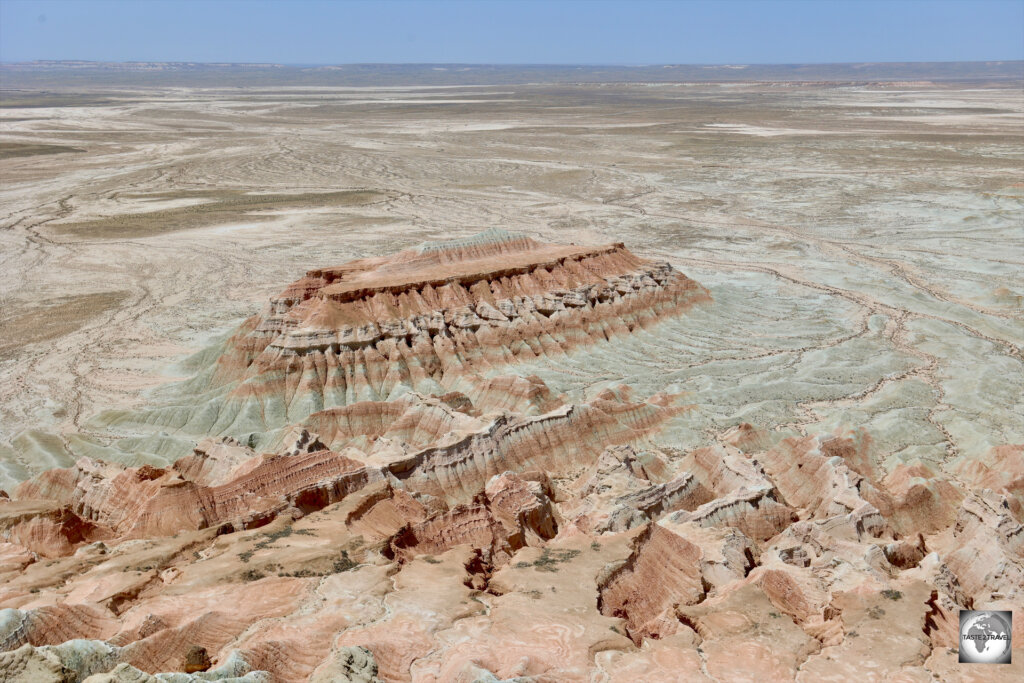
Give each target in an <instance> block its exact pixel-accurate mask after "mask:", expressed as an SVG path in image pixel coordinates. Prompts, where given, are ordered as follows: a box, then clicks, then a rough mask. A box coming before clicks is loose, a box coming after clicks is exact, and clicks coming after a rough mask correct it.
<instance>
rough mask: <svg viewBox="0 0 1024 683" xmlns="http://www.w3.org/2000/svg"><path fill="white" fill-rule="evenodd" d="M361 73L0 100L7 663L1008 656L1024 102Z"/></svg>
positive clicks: (1021, 451)
mask: <svg viewBox="0 0 1024 683" xmlns="http://www.w3.org/2000/svg"><path fill="white" fill-rule="evenodd" d="M512 91H514V92H512ZM325 97H326V98H327V101H326V103H325V102H324V101H322V100H323V99H324V98H325ZM354 97H355V96H354V95H352V94H351V93H347V92H343V91H338V92H335V91H330V90H327V91H324V92H322V93H321V92H318V93H316V96H315V97H314V96H312V95H309V94H308V93H306V94H303V93H279V94H275V93H257V94H255V95H254V96H253V99H244V98H239V99H236V100H233V99H232V95H231V94H230V93H226V92H224V93H220V92H210V91H202V92H200V91H194V92H190V91H176V92H175V93H174V94H173V96H171V94H169V93H157V92H153V93H149V94H143V95H125V94H124V93H120V94H118V93H113V94H109V95H108V99H106V100H104V99H102V98H101V99H98V100H97V101H96V102H94V103H93V104H92V105H90V106H87V107H77V106H75V107H70V106H66V105H62V104H61V103H59V102H57V103H51V104H52V105H53V106H50V107H37V108H28V109H24V108H22V109H18V110H17V111H18V115H17V117H15V116H12V115H10V112H4V119H3V120H4V123H3V126H4V127H3V132H4V134H5V135H10V136H13V137H14V138H15V139H17V140H19V141H26V140H34V141H43V142H49V143H53V144H57V143H60V144H63V145H66V146H71V147H73V148H74V149H76V150H85V151H81V152H71V153H66V154H52V155H50V154H48V155H46V156H33V157H16V158H14V159H6V160H3V161H0V163H3V164H5V166H3V167H2V168H3V171H4V177H5V188H4V190H3V193H4V194H3V196H4V214H5V216H4V230H3V231H2V232H0V239H2V240H3V251H2V252H0V257H2V258H3V263H4V266H5V269H6V271H7V272H8V273H10V274H11V275H10V277H8V278H7V279H5V280H4V281H3V284H2V286H3V288H4V289H3V290H2V293H3V300H4V311H3V316H4V317H3V325H4V327H3V330H4V336H3V337H2V338H0V374H2V380H3V381H2V382H0V392H2V401H3V404H2V406H3V410H2V414H0V428H2V429H3V434H2V436H3V437H4V439H5V441H6V444H0V458H2V460H3V477H4V482H3V486H4V489H5V490H6V491H7V494H8V496H9V498H8V499H6V500H3V501H0V535H2V541H0V572H2V573H0V639H2V644H0V650H2V652H0V672H2V674H3V675H4V676H6V677H7V678H9V679H13V680H33V681H35V680H86V679H88V680H90V681H92V682H93V683H96V681H149V680H153V679H154V677H156V678H157V679H165V680H211V679H212V680H218V679H221V680H223V679H236V680H237V679H241V680H251V681H266V680H281V681H292V680H318V681H343V680H353V681H366V680H375V679H380V680H415V681H432V680H433V681H489V680H516V679H518V680H537V681H555V680H558V681H561V680H587V681H591V680H593V681H640V680H643V681H662V680H664V681H678V680H705V679H707V680H719V681H739V680H801V681H819V680H836V681H845V680H853V679H856V680H879V681H880V680H883V679H884V680H908V681H916V680H921V681H925V680H929V681H931V680H943V681H945V680H973V679H974V678H976V677H978V676H979V675H980V674H978V673H977V669H976V668H971V667H970V666H964V665H960V664H958V663H957V655H956V646H957V639H956V631H957V626H958V624H957V610H959V609H962V608H975V609H978V608H986V609H987V608H992V609H1014V610H1018V619H1017V623H1018V629H1019V628H1020V626H1019V624H1021V623H1024V617H1022V616H1020V615H1019V605H1020V604H1021V602H1022V594H1024V530H1022V527H1021V521H1022V519H1024V483H1022V482H1024V446H1022V442H1024V434H1022V429H1024V428H1022V425H1021V421H1020V418H1019V415H1020V414H1021V412H1022V409H1024V398H1022V394H1021V391H1022V389H1021V387H1022V385H1024V380H1022V372H1021V367H1022V365H1021V350H1020V344H1021V340H1022V339H1024V333H1022V325H1021V309H1020V299H1019V297H1020V296H1021V295H1022V292H1021V291H1020V288H1019V284H1018V283H1017V280H1016V279H1014V278H1013V277H1011V275H1012V273H1014V272H1017V271H1019V270H1020V268H1021V267H1022V266H1024V256H1022V253H1021V237H1020V234H1019V232H1020V230H1019V226H1020V216H1021V195H1022V193H1021V189H1020V187H1019V178H1018V177H1017V175H1015V174H1017V172H1018V171H1019V168H1020V159H1021V146H1020V144H1019V143H1020V141H1021V138H1022V135H1021V133H1020V130H1019V114H1020V111H1021V105H1022V103H1021V100H1020V97H1019V94H1015V93H1012V92H1006V91H999V90H997V89H990V90H984V89H982V90H971V89H962V90H960V89H956V88H936V89H934V90H926V91H920V90H908V89H900V88H894V87H886V88H882V87H863V86H862V87H852V86H851V87H845V88H842V87H841V88H834V87H829V88H822V87H793V86H789V87H787V88H781V89H780V88H768V87H764V86H738V87H730V88H722V87H717V86H701V87H688V86H687V87H684V86H678V87H677V86H669V87H666V88H659V89H651V88H645V87H642V86H627V85H616V86H579V87H575V86H574V87H568V86H564V87H561V86H560V87H558V88H554V87H551V88H547V87H543V86H514V87H511V86H510V87H509V88H501V89H499V88H491V89H487V88H484V89H478V88H473V89H467V90H465V91H455V92H451V93H446V96H445V97H446V100H451V101H452V104H451V105H450V106H449V107H448V108H447V109H446V110H445V111H444V112H443V114H442V112H439V111H438V107H439V106H441V105H438V104H437V103H434V102H431V97H429V96H428V95H427V94H426V93H425V92H423V91H410V92H406V93H402V97H401V99H400V101H398V102H395V103H394V104H389V103H388V102H387V101H388V98H396V97H397V96H396V95H395V93H394V92H380V91H372V90H370V91H369V94H367V93H366V92H360V93H358V98H359V99H357V100H356V101H355V102H351V101H350V100H352V99H353V98H354ZM261 98H262V99H261ZM303 98H308V101H306V100H303ZM299 104H301V105H303V106H297V105H299ZM26 113H27V115H26ZM954 119H955V121H954ZM954 123H955V128H954ZM86 141H88V144H86ZM76 155H77V156H76ZM59 157H63V158H62V159H58V158H59ZM55 159H56V160H55ZM8 178H11V179H12V180H13V182H9V183H8V182H6V181H7V179H8ZM441 178H444V182H443V183H442V182H441V180H440V179H441ZM481 223H484V224H485V225H487V226H492V227H495V228H506V229H508V230H510V231H512V230H515V231H518V232H521V233H524V234H517V233H514V232H505V231H504V230H501V229H492V230H488V231H485V232H483V233H480V234H478V235H476V236H475V237H472V236H471V235H473V234H474V233H477V232H478V229H479V227H480V226H481ZM442 228H443V229H442ZM452 233H454V234H456V235H461V236H464V238H463V239H459V240H455V241H449V242H446V243H436V242H433V243H431V242H429V241H430V240H432V239H436V238H437V237H438V236H441V235H445V234H452ZM526 235H530V236H532V237H526ZM421 242H425V243H426V244H424V245H423V246H414V245H417V244H418V243H421ZM570 243H576V244H570ZM623 243H624V244H623ZM405 247H409V248H407V249H404V251H401V252H399V253H397V254H395V252H396V250H397V249H400V248H405ZM358 257H367V258H362V259H361V260H359V261H355V262H351V259H353V258H358ZM339 264H344V265H339ZM331 266H336V267H331ZM302 272H307V275H306V276H305V277H303V278H301V279H299V280H298V281H296V282H295V283H293V284H292V285H290V286H288V287H287V288H285V289H284V291H280V290H281V284H280V283H283V282H288V281H290V280H293V279H294V278H295V277H296V276H297V275H299V274H301V273H302ZM684 273H685V274H684ZM275 292H279V293H276V294H275ZM267 299H269V300H270V301H269V303H266V304H265V303H264V302H266V301H267ZM261 306H262V312H261V313H259V314H258V315H251V314H252V313H254V312H255V311H258V310H261ZM245 316H250V317H249V318H248V319H245V320H244V321H243V318H245ZM200 349H203V350H201V351H199V353H198V354H196V355H194V356H191V357H189V358H188V359H187V360H184V361H182V359H183V358H184V357H185V356H186V354H187V353H188V352H190V351H197V350H200ZM172 362H178V364H177V365H174V366H171V363H172ZM182 377H185V378H188V379H185V380H183V381H178V382H170V381H169V380H171V379H176V378H182ZM154 387H156V389H154ZM1016 635H1017V636H1018V637H1017V639H1016V642H1017V643H1018V644H1019V643H1021V642H1022V641H1024V637H1022V634H1021V633H1017V634H1016ZM1015 660H1016V662H1015V663H1014V664H1012V665H1011V666H1008V667H985V668H984V671H983V674H984V676H985V678H986V680H992V679H995V680H1001V679H1004V678H1005V679H1006V680H1017V679H1019V678H1020V677H1021V668H1022V666H1024V661H1022V660H1024V655H1022V656H1018V657H1015ZM161 672H182V673H180V674H177V676H178V677H177V678H172V677H171V676H169V675H166V674H162V673H161ZM185 672H187V673H185Z"/></svg>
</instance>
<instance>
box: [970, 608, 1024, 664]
mask: <svg viewBox="0 0 1024 683" xmlns="http://www.w3.org/2000/svg"><path fill="white" fill-rule="evenodd" d="M1012 624H1013V617H1012V612H1002V611H999V612H996V611H988V612H985V611H974V610H962V611H961V612H960V661H961V662H977V663H989V664H997V663H1009V662H1010V655H1011V637H1012V634H1013V626H1012Z"/></svg>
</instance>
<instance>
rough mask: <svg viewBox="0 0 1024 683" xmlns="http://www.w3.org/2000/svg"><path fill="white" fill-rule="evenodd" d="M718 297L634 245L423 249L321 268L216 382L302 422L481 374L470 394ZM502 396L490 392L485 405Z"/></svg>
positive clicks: (289, 293) (264, 319)
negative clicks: (528, 365)
mask: <svg viewBox="0 0 1024 683" xmlns="http://www.w3.org/2000/svg"><path fill="white" fill-rule="evenodd" d="M707 298H708V297H707V291H706V290H705V289H703V288H702V287H700V286H699V285H698V284H697V283H695V282H693V281H692V280H690V279H688V278H687V277H686V276H684V275H682V274H681V273H679V272H677V271H675V270H674V269H673V268H672V267H671V266H669V265H668V264H666V263H652V262H648V261H644V260H642V259H640V258H637V257H636V256H634V255H633V254H631V253H630V252H629V251H628V250H626V249H625V247H624V246H623V245H621V244H614V245H607V246H604V247H596V248H583V247H575V246H558V245H544V244H538V243H536V242H534V241H532V240H529V239H523V238H516V237H513V236H507V237H501V236H497V237H494V239H491V240H486V239H485V240H484V243H482V244H481V246H479V247H466V246H449V247H441V248H438V249H427V250H425V251H417V250H412V251H408V252H402V253H400V254H397V255H396V256H394V257H392V258H391V259H367V260H363V261H355V262H353V263H350V264H348V265H346V266H341V267H338V268H330V269H320V270H315V271H310V272H309V273H308V274H307V275H306V277H304V278H303V279H302V280H300V281H298V282H297V283H295V284H293V285H291V286H290V287H289V288H288V289H286V290H285V291H284V292H283V293H282V294H281V295H280V296H278V297H276V298H274V299H273V300H272V301H271V303H270V305H269V306H268V308H267V310H266V311H265V312H264V313H263V315H261V316H258V317H256V318H253V319H251V320H250V321H248V322H247V323H246V324H245V325H244V326H243V327H242V328H241V329H240V330H239V332H238V334H237V335H236V336H235V337H234V338H233V339H232V340H231V341H230V342H229V345H228V351H227V353H225V354H224V355H223V356H222V357H221V359H220V360H219V361H218V368H217V372H216V374H215V378H214V380H213V382H214V385H229V386H232V387H233V389H232V397H233V398H234V399H235V400H242V401H245V400H249V399H252V400H260V399H261V397H264V396H273V397H275V399H274V400H276V401H280V402H281V407H282V412H283V413H286V414H287V415H288V418H289V419H290V420H291V421H296V420H299V419H301V418H303V417H305V415H308V414H309V413H311V412H315V411H316V410H320V409H322V408H325V407H330V406H340V405H347V404H351V403H355V402H358V401H361V400H384V399H387V398H388V397H389V396H393V395H394V394H395V392H396V391H404V390H409V389H413V390H416V391H421V392H424V393H443V392H444V389H442V388H441V387H448V388H454V387H456V386H459V383H460V382H465V381H466V379H467V378H469V379H470V380H471V381H469V384H468V385H466V389H467V390H469V389H470V387H471V386H472V385H473V384H476V383H484V384H486V380H484V379H483V378H482V377H479V376H478V375H479V373H480V372H482V371H483V370H485V369H487V368H489V367H494V366H501V365H506V364H509V363H514V362H516V361H520V360H528V359H532V358H537V357H539V356H546V355H553V354H560V353H563V352H565V351H567V350H569V349H571V348H573V347H575V346H578V345H580V344H590V343H593V342H594V341H596V340H603V339H611V338H613V337H615V336H616V335H619V334H628V333H629V332H630V331H632V330H634V329H636V328H639V327H644V326H647V325H649V324H651V323H653V322H655V321H657V320H659V319H661V318H663V317H665V316H666V315H670V314H673V313H676V312H678V311H680V310H683V309H685V308H686V307H688V306H691V305H693V304H694V303H696V302H698V301H701V300H706V299H707ZM524 389H526V390H527V391H528V393H529V388H528V387H524ZM489 397H491V394H490V393H489V392H488V391H487V390H486V389H482V390H481V392H480V393H479V394H478V395H476V396H473V399H474V401H475V402H477V403H478V404H479V403H481V401H482V400H484V402H485V403H486V400H485V399H487V398H489ZM494 398H496V399H498V400H499V402H500V401H507V400H508V398H509V396H508V393H507V392H506V391H502V392H500V395H498V396H494ZM523 398H525V399H526V400H527V405H529V399H530V398H531V397H530V396H528V395H527V396H525V397H523ZM499 407H500V406H499ZM504 407H512V406H510V405H507V404H506V405H505V406H504ZM541 409H543V408H541Z"/></svg>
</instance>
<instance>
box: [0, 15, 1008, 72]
mask: <svg viewBox="0 0 1024 683" xmlns="http://www.w3.org/2000/svg"><path fill="white" fill-rule="evenodd" d="M33 59H88V60H99V61H132V60H143V61H203V62H211V61H227V62H278V63H285V64H343V63H365V62H390V63H412V62H419V63H422V62H428V63H429V62H432V63H477V64H479V63H488V64H666V63H680V64H682V63H686V64H721V63H748V64H749V63H763V64H765V63H776V64H777V63H796V62H862V61H967V60H1007V59H1024V0H970V1H954V0H948V1H947V0H932V1H930V0H903V1H901V2H894V1H889V0H860V1H853V2H850V1H840V0H796V1H778V2H775V1H771V0H754V1H747V0H721V1H719V2H704V1H699V0H694V1H689V2H687V1H678V2H674V1H672V0H661V1H648V0H633V1H632V2H630V1H619V2H612V1H603V0H593V1H587V0H575V1H571V0H570V1H566V0H554V1H551V2H540V1H517V2H505V1H501V0H491V1H486V0H484V1H475V0H463V1H430V0H420V1H413V2H408V1H399V0H394V1H387V0H383V1H378V2H362V1H355V0H353V1H349V2H342V1H334V2H324V1H315V0H310V1H302V0H293V1H291V2H271V1H263V0H219V1H213V2H210V1H201V0H177V1H171V2H168V1H164V0H146V1H134V2H129V1H124V0H71V1H67V0H0V61H4V62H12V61H28V60H33Z"/></svg>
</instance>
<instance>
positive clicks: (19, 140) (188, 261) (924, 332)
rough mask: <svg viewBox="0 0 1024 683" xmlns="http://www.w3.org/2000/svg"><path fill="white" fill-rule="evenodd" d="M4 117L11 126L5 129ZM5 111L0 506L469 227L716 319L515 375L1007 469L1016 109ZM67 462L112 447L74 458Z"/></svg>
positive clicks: (800, 96) (657, 99) (569, 104)
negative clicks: (653, 270) (238, 340)
mask: <svg viewBox="0 0 1024 683" xmlns="http://www.w3.org/2000/svg"><path fill="white" fill-rule="evenodd" d="M22 104H24V103H22ZM39 104H40V105H45V106H18V107H9V106H5V107H0V273H2V278H0V487H9V486H10V485H11V484H12V483H14V482H16V481H18V480H20V479H23V478H25V477H26V476H28V475H29V474H30V473H32V472H37V471H39V470H41V469H45V468H47V467H52V466H54V465H57V464H68V463H69V462H70V461H71V459H72V458H73V457H74V455H75V453H74V451H75V435H76V434H79V433H82V432H85V433H89V432H90V428H89V426H88V425H87V422H88V419H89V417H91V416H93V415H95V414H96V413H98V412H99V411H101V410H104V409H107V408H111V407H123V408H132V407H138V406H142V405H145V404H146V403H147V401H149V400H151V399H150V397H149V395H148V393H147V392H149V391H151V390H152V389H153V388H154V387H157V386H160V385H163V384H166V383H168V382H170V381H172V380H174V379H175V378H176V377H179V376H180V375H181V374H182V370H181V369H180V368H178V367H176V366H175V364H176V363H177V362H179V361H181V360H182V359H184V358H185V357H186V356H187V355H188V354H190V353H192V352H195V351H197V350H199V349H201V348H202V347H203V346H204V345H205V344H207V343H209V342H210V340H212V339H214V338H216V337H217V336H218V335H221V334H223V333H225V332H227V331H229V330H230V329H232V328H233V327H234V326H235V325H237V324H238V323H239V322H240V321H241V320H242V319H244V318H245V317H247V316H248V315H249V314H250V313H252V312H254V311H256V310H258V309H259V307H260V306H261V305H262V303H263V302H264V301H265V300H266V298H267V297H268V296H269V295H270V294H272V293H274V292H276V291H279V290H280V289H281V288H282V287H283V286H284V285H285V284H287V283H289V282H291V281H293V280H295V279H296V278H297V277H299V276H300V275H301V274H302V273H303V272H304V271H305V270H307V269H309V268H313V267H319V266H325V265H332V264H338V263H341V262H344V261H347V260H350V259H352V258H356V257H360V256H364V255H370V254H374V255H376V254H381V253H387V252H391V251H394V250H397V249H399V248H403V247H406V246H409V245H412V244H416V243H418V242H422V241H424V240H429V239H436V238H439V237H448V236H460V235H468V234H471V233H475V232H478V231H479V230H481V229H484V228H490V227H499V228H504V229H509V230H517V231H522V232H525V233H528V234H530V235H533V236H537V237H540V238H543V239H545V240H548V241H562V242H564V241H574V242H578V243H599V242H607V241H613V240H615V241H620V240H621V241H624V242H626V243H627V245H628V246H629V247H630V248H631V249H632V250H633V251H635V252H637V253H638V254H640V255H643V256H648V257H659V258H664V259H668V260H670V261H671V262H672V263H673V264H674V265H675V266H676V267H678V268H680V269H681V270H683V271H684V272H686V273H687V274H688V275H690V276H691V277H694V278H695V279H697V280H699V281H700V282H702V283H703V284H704V285H706V286H708V287H709V288H710V289H711V291H712V294H713V296H714V297H715V304H713V305H711V306H709V307H706V308H704V309H701V310H700V311H696V312H694V313H693V315H691V316H689V317H688V318H687V319H686V320H684V321H681V322H678V323H673V325H674V326H673V327H671V328H670V329H669V330H668V334H660V335H654V336H653V337H652V338H648V339H645V338H643V337H642V336H638V339H637V340H635V341H634V342H632V343H631V344H630V345H629V346H628V347H627V348H625V349H617V350H615V351H614V352H612V351H611V350H609V351H608V352H607V353H604V354H602V352H601V351H600V349H599V350H598V351H596V352H595V353H592V354H589V355H587V356H586V357H582V358H579V359H569V361H567V362H566V363H564V364H560V365H559V366H558V367H554V366H552V365H550V364H549V365H546V366H538V367H531V368H526V369H524V370H523V371H524V372H527V371H528V372H539V373H540V374H542V376H544V377H545V379H546V380H549V381H550V382H551V383H553V384H555V385H556V386H558V388H560V389H562V390H565V391H568V392H571V393H573V392H574V393H578V394H581V395H582V394H587V393H589V392H594V391H596V390H598V389H600V388H601V387H603V386H606V385H608V384H614V383H618V382H625V383H628V384H630V385H632V386H633V387H634V389H635V390H636V391H637V392H638V393H641V394H650V393H653V392H655V391H661V390H670V391H682V392H690V394H691V395H692V400H693V402H694V403H695V404H696V406H697V410H695V411H693V412H692V413H690V416H689V417H688V420H687V421H686V423H685V424H681V425H679V426H678V428H677V429H676V430H675V431H674V432H673V436H672V438H674V439H675V440H676V442H677V443H676V444H674V445H679V446H690V445H696V444H699V443H708V442H712V441H714V440H715V439H717V438H718V437H719V435H720V434H721V432H722V431H723V430H725V429H726V428H728V427H729V426H731V425H734V424H737V423H739V422H743V421H748V422H753V423H755V424H759V425H762V426H766V427H769V428H788V429H795V430H797V431H801V432H804V433H823V432H830V431H833V430H836V429H848V428H853V427H862V428H867V429H869V430H870V431H871V433H872V435H873V438H875V439H876V440H877V441H878V447H879V449H880V452H885V453H888V454H891V455H890V457H892V458H895V459H900V460H908V459H913V458H922V459H925V460H933V461H942V462H948V461H950V460H951V459H952V458H957V457H971V456H972V455H975V454H981V453H983V452H985V451H986V450H987V449H989V448H990V447H992V446H995V445H999V444H1006V443H1021V442H1022V441H1024V421H1022V420H1021V417H1020V416H1021V415H1024V359H1022V356H1021V346H1022V344H1024V285H1022V282H1024V278H1022V277H1021V274H1022V272H1024V183H1022V182H1021V181H1022V178H1024V95H1022V93H1021V91H1020V90H1019V89H1018V90H1014V89H996V88H963V89H956V88H951V87H943V88H931V89H929V88H928V87H925V86H921V87H918V88H916V89H913V90H911V89H899V88H882V87H854V86H850V87H836V86H830V87H824V86H821V87H809V86H808V87H797V86H792V85H790V86H781V85H772V84H761V85H742V84H741V85H735V84H733V85H729V86H716V85H685V84H684V85H662V86H660V87H657V88H654V87H647V86H644V85H639V84H637V85H612V84H607V85H581V86H568V85H558V86H554V85H551V86H544V85H536V86H518V85H517V86H507V85H504V86H500V87H491V88H488V87H472V88H468V87H467V88H458V87H454V88H444V89H443V90H437V89H430V88H423V89H415V88H409V89H400V88H386V89H360V88H309V87H305V88H259V89H239V88H231V89H224V90H217V89H209V88H196V89H189V88H167V89H152V90H131V91H110V92H103V93H93V96H91V97H86V98H83V97H74V98H67V99H66V100H62V99H61V98H60V97H59V96H48V97H46V98H43V99H41V100H40V102H39ZM91 436H92V437H94V438H99V439H102V438H105V437H106V436H107V435H105V434H102V433H98V434H91Z"/></svg>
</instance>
